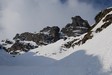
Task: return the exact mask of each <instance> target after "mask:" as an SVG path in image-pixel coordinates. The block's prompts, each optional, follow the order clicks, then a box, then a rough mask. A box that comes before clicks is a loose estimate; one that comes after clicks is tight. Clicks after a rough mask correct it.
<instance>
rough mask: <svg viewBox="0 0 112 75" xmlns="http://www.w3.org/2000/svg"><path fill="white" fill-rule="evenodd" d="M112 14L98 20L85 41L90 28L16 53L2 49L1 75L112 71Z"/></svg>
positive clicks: (109, 74) (102, 73)
mask: <svg viewBox="0 0 112 75" xmlns="http://www.w3.org/2000/svg"><path fill="white" fill-rule="evenodd" d="M108 9H111V8H108ZM111 14H112V11H110V12H108V13H106V14H105V15H104V16H103V17H102V18H101V19H100V21H99V22H98V23H96V25H95V27H94V28H93V29H92V30H91V31H90V32H91V34H90V35H91V36H92V37H91V39H87V40H86V41H85V43H82V41H83V39H84V38H85V36H86V35H87V34H89V32H88V33H86V34H84V35H82V36H79V37H75V38H74V37H69V38H67V39H66V40H63V39H61V40H59V41H57V42H55V43H53V44H49V45H47V46H40V47H39V48H36V49H32V50H31V51H29V52H27V53H25V54H23V55H18V56H16V57H12V56H11V55H9V54H6V53H5V52H4V51H3V50H0V75H112V59H111V57H112V37H111V34H112V16H111V17H110V18H107V16H108V15H111ZM106 18H107V19H106ZM105 19H106V21H104V20H105ZM108 22H111V23H109V25H107V24H106V27H105V23H108ZM73 40H75V41H73ZM77 42H78V44H77V45H76V43H77ZM74 43H75V45H74ZM65 44H69V45H70V47H68V46H67V47H66V46H65Z"/></svg>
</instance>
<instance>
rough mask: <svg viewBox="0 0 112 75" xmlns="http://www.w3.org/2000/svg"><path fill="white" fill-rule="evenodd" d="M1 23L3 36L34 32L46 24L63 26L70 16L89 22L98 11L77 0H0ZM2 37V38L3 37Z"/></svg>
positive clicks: (68, 21)
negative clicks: (77, 16)
mask: <svg viewBox="0 0 112 75" xmlns="http://www.w3.org/2000/svg"><path fill="white" fill-rule="evenodd" d="M1 3H2V7H1V9H0V11H1V14H2V17H1V18H0V19H1V25H2V27H3V28H4V31H2V32H3V33H4V34H5V36H4V37H8V38H9V37H12V36H14V35H15V34H16V33H22V32H35V31H39V30H41V29H42V28H43V27H46V26H55V25H57V26H59V27H64V26H65V25H66V24H67V23H70V22H71V19H70V18H71V17H72V16H76V15H80V16H81V17H82V18H84V19H87V20H88V21H89V22H90V23H91V24H92V23H93V22H94V20H93V19H94V16H95V15H96V13H97V12H98V10H97V9H95V8H93V7H92V5H89V4H87V3H80V2H79V1H77V0H66V2H64V1H63V3H62V1H61V2H60V0H1ZM4 37H3V38H4Z"/></svg>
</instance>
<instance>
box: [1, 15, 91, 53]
mask: <svg viewBox="0 0 112 75" xmlns="http://www.w3.org/2000/svg"><path fill="white" fill-rule="evenodd" d="M90 28H91V27H90V25H89V23H88V22H87V21H86V20H83V19H82V18H81V17H80V16H75V17H72V23H69V24H67V25H66V26H65V27H63V28H62V29H60V28H59V27H58V26H53V27H49V26H47V27H45V28H43V29H42V30H40V31H39V32H38V33H30V32H24V33H22V34H16V35H15V37H14V38H13V42H12V41H11V40H4V41H2V46H3V48H4V49H5V50H6V51H7V52H8V53H10V54H17V53H18V50H20V51H25V52H27V51H29V50H30V49H34V48H37V47H38V46H42V45H48V44H50V43H54V42H56V41H58V40H60V39H64V40H66V39H67V37H71V36H73V37H76V36H80V35H82V34H84V33H86V32H87V31H88V30H89V29H90ZM21 41H22V42H21ZM24 41H29V43H28V42H27V43H26V42H24ZM31 41H32V42H34V43H36V45H35V46H34V45H32V44H31ZM7 45H10V46H9V47H7Z"/></svg>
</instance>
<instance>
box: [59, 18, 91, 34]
mask: <svg viewBox="0 0 112 75" xmlns="http://www.w3.org/2000/svg"><path fill="white" fill-rule="evenodd" d="M89 28H90V25H89V23H88V22H87V21H86V20H83V19H82V18H81V17H80V16H75V17H72V23H69V24H67V25H66V26H65V27H64V28H62V30H61V32H62V33H64V34H65V35H66V36H80V35H81V34H84V33H86V32H87V31H88V29H89Z"/></svg>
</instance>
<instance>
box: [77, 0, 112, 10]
mask: <svg viewBox="0 0 112 75" xmlns="http://www.w3.org/2000/svg"><path fill="white" fill-rule="evenodd" d="M78 1H79V2H85V3H88V4H91V5H92V6H93V7H95V8H99V9H104V8H107V7H110V6H112V0H78Z"/></svg>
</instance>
